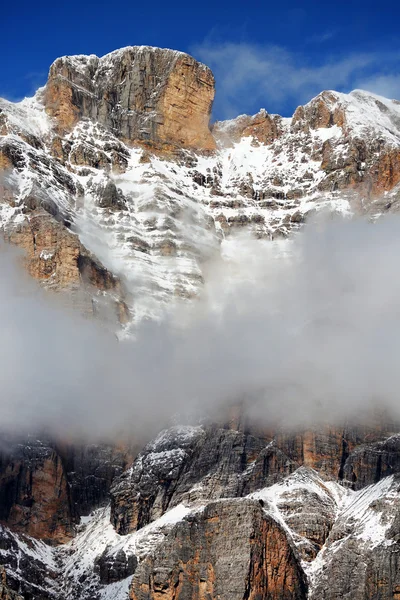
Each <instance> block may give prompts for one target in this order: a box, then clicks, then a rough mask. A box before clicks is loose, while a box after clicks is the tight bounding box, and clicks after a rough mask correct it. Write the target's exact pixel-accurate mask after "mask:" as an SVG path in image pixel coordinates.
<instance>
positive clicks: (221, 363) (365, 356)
mask: <svg viewBox="0 0 400 600" xmlns="http://www.w3.org/2000/svg"><path fill="white" fill-rule="evenodd" d="M222 250H223V252H222V254H223V256H222V257H221V258H219V259H218V260H214V261H213V262H210V263H209V264H208V265H206V267H205V275H206V281H207V284H206V285H205V288H204V293H203V296H202V297H201V298H200V299H199V300H196V301H194V302H192V303H190V304H188V303H183V302H182V303H180V304H177V305H176V306H175V307H174V308H173V309H171V310H170V311H169V312H168V314H167V315H166V317H165V319H164V320H163V321H162V322H159V323H155V322H142V323H141V324H139V325H138V327H137V330H136V333H135V337H134V339H131V340H121V341H118V339H117V337H116V336H115V335H114V334H113V333H110V332H109V331H107V329H106V328H104V327H102V325H101V323H100V322H99V321H96V320H94V319H85V318H83V317H81V316H80V315H79V314H78V313H77V312H73V311H70V310H67V309H65V308H64V307H62V303H61V302H60V300H59V298H58V297H57V295H54V294H51V293H49V292H45V291H43V290H42V289H40V288H39V287H38V286H37V285H36V283H35V282H33V281H32V280H30V279H29V278H28V276H26V275H25V274H24V271H23V269H22V268H21V267H20V266H19V258H18V256H16V255H15V251H14V250H12V249H11V248H9V247H7V246H4V245H2V246H1V247H0V273H1V286H0V318H1V320H2V323H1V328H2V344H1V347H0V353H1V356H0V373H1V401H0V402H1V406H0V410H1V427H2V429H7V430H9V431H36V430H41V431H42V430H45V431H48V432H50V433H52V434H55V435H59V436H64V437H73V436H79V437H82V438H84V439H89V438H96V437H103V438H104V437H108V438H113V437H116V436H120V435H123V434H128V435H133V436H134V435H137V434H140V435H142V436H143V435H144V434H145V433H146V432H148V433H152V432H154V431H155V430H157V429H160V428H161V427H163V426H165V425H167V424H169V423H171V422H176V421H182V422H187V421H192V422H194V421H196V420H197V419H199V418H205V417H207V418H213V416H215V414H216V413H220V412H221V410H222V411H223V410H224V408H225V407H227V406H229V405H230V404H234V403H236V402H244V403H245V405H246V406H247V409H246V410H247V411H248V413H249V415H250V417H251V418H252V419H254V420H256V422H257V423H258V424H261V425H265V426H268V425H269V424H271V423H272V422H274V423H276V422H280V423H281V424H285V425H289V426H304V425H308V424H313V423H317V422H321V421H323V422H335V421H338V420H340V421H343V420H345V419H350V420H352V419H353V420H355V419H357V418H359V417H362V416H363V415H364V414H365V412H366V411H369V410H370V408H371V407H373V406H378V407H380V408H387V409H388V410H389V411H390V412H391V413H392V414H393V416H394V417H400V402H399V389H400V368H399V357H400V274H399V270H398V261H399V257H400V219H398V218H396V217H391V218H390V219H389V218H388V219H381V220H379V221H376V222H375V223H374V224H372V223H370V222H368V221H366V220H362V219H353V220H339V219H338V220H326V221H323V220H320V221H318V222H316V223H313V224H310V225H307V226H306V227H305V228H304V229H303V230H302V232H301V233H299V234H297V235H296V236H295V237H294V238H293V240H292V241H291V242H281V243H280V244H275V243H272V242H260V241H256V240H252V239H251V238H249V237H246V236H239V237H237V238H231V239H230V240H228V241H227V242H226V243H224V245H223V248H222Z"/></svg>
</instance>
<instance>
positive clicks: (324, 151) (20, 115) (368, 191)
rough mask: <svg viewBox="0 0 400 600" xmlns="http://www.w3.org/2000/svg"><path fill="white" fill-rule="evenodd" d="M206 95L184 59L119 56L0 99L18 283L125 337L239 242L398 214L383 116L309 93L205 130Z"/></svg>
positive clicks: (391, 131)
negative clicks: (103, 321)
mask: <svg viewBox="0 0 400 600" xmlns="http://www.w3.org/2000/svg"><path fill="white" fill-rule="evenodd" d="M176 95H177V97H175V96H176ZM213 96H214V80H213V76H212V74H211V72H210V71H209V69H207V67H205V66H204V65H201V64H200V63H197V62H196V61H195V60H194V59H193V58H192V57H189V56H188V55H185V54H183V53H179V52H175V51H171V50H161V49H157V48H149V47H129V48H125V49H122V50H118V51H116V52H112V53H110V54H108V55H107V56H105V57H103V58H98V57H96V56H93V55H92V56H76V57H73V56H69V57H63V58H60V59H57V60H56V61H55V63H54V64H53V65H52V66H51V68H50V73H49V79H48V82H47V84H46V86H45V88H43V89H42V90H39V91H38V93H37V94H36V96H35V98H33V99H27V100H24V101H22V102H20V103H17V104H13V103H9V102H7V101H5V100H2V101H1V102H0V110H1V113H0V123H1V125H0V127H1V129H0V132H1V137H0V165H1V168H2V170H3V177H2V181H1V182H0V185H1V193H2V199H3V202H2V205H1V216H2V219H1V222H2V227H3V229H4V231H5V233H6V236H7V238H8V239H9V240H10V241H12V242H14V243H17V244H19V245H21V246H22V247H24V248H25V249H26V250H27V252H28V255H29V260H28V268H29V270H30V272H31V273H32V274H33V275H34V276H35V277H36V278H38V279H39V280H40V281H42V282H43V283H44V284H45V285H47V286H50V287H53V288H55V289H65V288H71V286H72V287H75V288H79V289H82V288H83V289H84V290H85V293H84V296H85V297H87V300H88V301H87V303H86V304H87V307H88V310H89V311H90V310H91V302H90V301H89V300H90V298H93V297H95V298H97V299H99V298H102V297H106V298H110V302H111V303H113V304H114V306H115V311H116V313H117V315H118V318H119V320H120V321H121V322H122V323H123V324H124V323H125V324H126V323H127V322H128V321H130V320H132V319H133V320H134V321H138V320H140V319H141V318H143V317H148V316H150V317H156V318H160V316H161V315H162V314H163V312H164V311H165V309H166V308H167V307H168V306H169V305H171V303H173V302H174V299H176V298H185V299H190V298H193V297H196V296H197V295H198V294H199V293H200V292H201V289H202V286H203V283H204V280H205V278H206V266H207V263H208V260H209V259H210V258H212V257H215V256H219V255H220V254H222V255H225V254H229V253H230V252H233V253H234V252H235V244H236V241H235V240H236V234H237V233H238V232H243V231H248V232H250V234H251V235H253V236H255V237H256V238H258V239H260V241H270V240H284V239H286V238H287V236H288V235H289V234H290V232H292V231H295V230H297V229H298V228H299V227H300V226H301V224H302V223H303V222H304V221H306V220H307V219H309V218H310V217H311V216H312V215H314V214H315V212H316V211H319V210H321V209H325V210H326V209H328V210H330V211H333V212H340V213H342V214H352V213H354V212H361V213H364V214H365V213H366V214H368V215H371V216H373V217H374V218H376V217H377V216H379V215H381V214H383V213H385V212H386V211H388V210H389V211H394V210H396V207H397V203H398V194H399V191H398V187H399V181H400V180H399V175H398V173H399V172H400V170H399V146H400V125H399V123H400V105H399V104H398V103H397V102H396V101H392V100H386V99H385V98H381V97H378V96H375V95H373V94H370V93H367V92H363V91H355V92H352V93H351V94H341V93H337V92H322V93H321V94H320V95H319V96H317V97H316V98H314V99H313V100H311V101H310V102H309V103H308V104H307V105H305V106H302V107H299V108H298V109H297V110H296V112H295V114H294V115H293V117H292V118H282V117H280V116H278V115H270V114H268V113H267V112H266V111H265V110H262V111H260V113H258V114H257V115H255V116H253V117H248V116H241V117H238V118H237V119H234V120H233V121H225V122H217V123H215V124H214V125H213V126H212V128H211V130H210V127H209V119H210V111H211V105H212V99H213ZM171 111H172V112H171ZM37 211H39V212H37ZM44 213H47V216H46V215H45V214H44ZM37 216H38V218H36V217H37ZM31 220H33V221H32V222H33V224H35V223H42V226H41V227H42V229H43V230H44V232H43V233H42V232H40V231H39V235H38V236H37V245H36V234H35V231H33V236H32V235H31V233H30V232H31V227H30V225H29V224H30V223H31ZM34 227H35V225H34ZM32 240H33V241H32ZM225 249H227V250H228V252H225ZM121 280H122V283H121Z"/></svg>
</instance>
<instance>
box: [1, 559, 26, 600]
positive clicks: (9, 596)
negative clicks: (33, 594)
mask: <svg viewBox="0 0 400 600" xmlns="http://www.w3.org/2000/svg"><path fill="white" fill-rule="evenodd" d="M0 600H23V598H22V596H19V595H18V594H16V593H15V592H13V591H12V590H10V589H9V588H8V586H7V575H6V570H5V568H4V567H2V566H0Z"/></svg>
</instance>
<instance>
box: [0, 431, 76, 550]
mask: <svg viewBox="0 0 400 600" xmlns="http://www.w3.org/2000/svg"><path fill="white" fill-rule="evenodd" d="M73 520H74V519H73V515H72V512H71V502H70V490H69V486H68V482H67V478H66V473H65V469H64V465H63V463H62V461H61V459H60V456H59V455H58V454H57V453H56V452H55V451H54V449H53V448H52V447H51V446H48V445H45V444H43V443H42V442H40V441H36V440H30V442H29V444H17V445H15V446H14V447H9V449H8V451H7V452H4V451H2V452H1V454H0V521H1V522H2V523H7V525H8V526H9V527H10V528H11V529H12V530H14V531H17V532H21V533H26V534H28V535H31V536H34V537H36V538H39V539H44V540H46V541H48V542H49V543H53V542H57V543H60V542H65V541H67V540H68V539H70V538H71V537H72V534H73Z"/></svg>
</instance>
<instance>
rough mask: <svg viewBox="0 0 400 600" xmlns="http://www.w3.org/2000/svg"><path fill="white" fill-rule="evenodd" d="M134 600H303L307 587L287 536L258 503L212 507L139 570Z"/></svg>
mask: <svg viewBox="0 0 400 600" xmlns="http://www.w3.org/2000/svg"><path fill="white" fill-rule="evenodd" d="M129 597H130V600H150V599H151V598H158V599H161V598H165V599H169V598H176V600H189V599H190V598H209V599H211V598H221V600H242V599H243V598H249V599H252V600H255V599H256V598H265V599H266V600H289V599H291V600H303V599H305V598H306V597H307V583H306V579H305V576H304V573H303V572H302V569H301V566H300V563H299V561H298V558H297V557H296V552H295V551H294V549H293V548H292V547H291V545H290V543H289V542H288V539H287V538H286V535H285V533H284V531H283V530H282V529H281V528H280V526H279V525H278V524H277V523H276V522H275V521H274V520H273V519H271V518H270V517H268V516H267V515H265V514H264V513H263V511H262V508H261V507H260V505H259V503H258V502H254V501H249V500H247V501H235V500H229V501H224V502H216V503H211V504H209V505H208V506H207V507H206V508H205V509H204V511H203V512H202V513H200V514H195V515H193V516H190V517H187V518H186V519H184V520H183V521H182V522H180V523H179V524H177V525H176V526H175V527H174V529H173V530H172V532H171V533H170V534H169V535H168V537H167V538H166V540H165V542H164V543H163V544H162V545H161V546H159V547H158V549H157V553H156V554H155V555H154V556H149V557H148V558H146V559H145V560H144V561H143V562H142V563H140V565H139V566H138V568H137V570H136V572H135V575H134V577H133V581H132V584H131V587H130V594H129Z"/></svg>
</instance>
